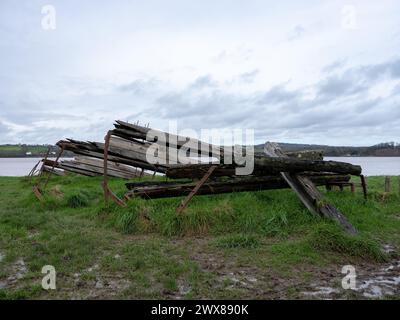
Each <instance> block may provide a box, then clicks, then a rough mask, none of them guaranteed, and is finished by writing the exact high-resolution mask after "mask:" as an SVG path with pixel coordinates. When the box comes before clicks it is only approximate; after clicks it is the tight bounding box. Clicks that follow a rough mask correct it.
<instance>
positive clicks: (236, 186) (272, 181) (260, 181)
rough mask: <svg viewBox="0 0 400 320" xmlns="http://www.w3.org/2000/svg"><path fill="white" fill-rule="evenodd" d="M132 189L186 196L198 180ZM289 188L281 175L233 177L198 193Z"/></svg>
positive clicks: (318, 180)
mask: <svg viewBox="0 0 400 320" xmlns="http://www.w3.org/2000/svg"><path fill="white" fill-rule="evenodd" d="M311 179H312V181H313V182H314V183H315V184H316V185H326V184H327V183H333V182H347V181H349V180H350V176H348V175H336V176H314V177H312V178H311ZM126 186H127V188H128V189H129V190H131V192H130V193H128V195H130V196H138V197H142V198H145V199H148V198H151V199H156V198H165V197H179V196H186V195H188V194H189V193H190V191H191V190H193V188H194V187H195V186H196V182H187V181H183V182H182V181H144V182H131V183H127V184H126ZM285 188H289V185H288V184H287V183H286V181H285V180H284V179H283V178H282V177H280V176H268V177H243V178H232V179H229V180H227V181H225V180H219V181H207V182H206V183H204V185H203V186H201V188H200V189H199V190H198V191H197V195H207V194H220V193H231V192H243V191H257V190H270V189H285Z"/></svg>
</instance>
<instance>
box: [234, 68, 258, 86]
mask: <svg viewBox="0 0 400 320" xmlns="http://www.w3.org/2000/svg"><path fill="white" fill-rule="evenodd" d="M259 73H260V70H258V69H254V70H252V71H249V72H244V73H242V74H240V75H239V79H240V80H241V81H243V82H246V83H250V82H253V81H254V78H255V77H256V76H257V75H258V74H259Z"/></svg>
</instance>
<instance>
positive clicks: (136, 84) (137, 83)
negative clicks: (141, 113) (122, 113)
mask: <svg viewBox="0 0 400 320" xmlns="http://www.w3.org/2000/svg"><path fill="white" fill-rule="evenodd" d="M157 84H158V81H157V80H155V79H148V80H146V79H136V80H134V81H132V82H130V83H127V84H124V85H120V86H118V87H117V90H118V91H121V92H130V93H134V94H142V93H145V92H146V91H147V90H150V89H154V87H155V86H156V85H157Z"/></svg>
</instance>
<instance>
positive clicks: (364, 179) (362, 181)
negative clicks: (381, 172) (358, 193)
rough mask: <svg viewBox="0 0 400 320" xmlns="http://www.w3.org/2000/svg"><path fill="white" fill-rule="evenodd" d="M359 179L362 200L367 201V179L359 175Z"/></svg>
mask: <svg viewBox="0 0 400 320" xmlns="http://www.w3.org/2000/svg"><path fill="white" fill-rule="evenodd" d="M360 179H361V186H362V189H363V193H364V199H367V179H366V178H365V177H364V175H363V174H361V175H360Z"/></svg>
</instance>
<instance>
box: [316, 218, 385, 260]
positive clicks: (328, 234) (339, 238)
mask: <svg viewBox="0 0 400 320" xmlns="http://www.w3.org/2000/svg"><path fill="white" fill-rule="evenodd" d="M308 242H309V244H310V245H311V246H312V247H313V248H314V249H316V250H320V251H323V252H334V253H339V254H343V255H348V256H353V257H358V258H363V259H367V260H374V261H377V262H383V261H386V260H387V256H386V254H385V253H384V252H383V251H382V250H381V248H380V246H379V244H378V243H377V242H376V241H374V240H372V239H368V238H366V237H365V236H350V235H347V234H345V233H344V232H343V231H342V230H341V229H340V227H339V226H337V225H334V224H323V225H320V226H318V227H317V228H316V229H315V230H314V231H313V232H312V233H311V234H310V236H309V238H308Z"/></svg>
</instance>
